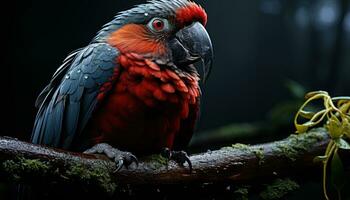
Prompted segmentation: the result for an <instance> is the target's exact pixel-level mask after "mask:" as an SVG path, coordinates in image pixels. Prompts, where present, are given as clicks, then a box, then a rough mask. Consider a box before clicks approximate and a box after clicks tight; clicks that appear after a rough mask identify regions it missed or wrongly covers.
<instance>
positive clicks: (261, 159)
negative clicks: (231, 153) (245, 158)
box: [226, 143, 265, 165]
mask: <svg viewBox="0 0 350 200" xmlns="http://www.w3.org/2000/svg"><path fill="white" fill-rule="evenodd" d="M229 148H231V149H232V148H233V149H236V150H241V151H244V152H246V153H252V154H254V155H255V156H256V157H257V158H258V160H259V165H261V164H262V163H264V158H265V155H264V149H263V148H257V147H251V146H250V145H247V144H240V143H237V144H233V145H232V146H231V147H228V148H227V147H226V149H229Z"/></svg>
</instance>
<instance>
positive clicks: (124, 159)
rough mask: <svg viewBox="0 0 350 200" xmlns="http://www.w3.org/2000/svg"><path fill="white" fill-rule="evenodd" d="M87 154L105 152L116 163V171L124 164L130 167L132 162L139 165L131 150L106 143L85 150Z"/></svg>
mask: <svg viewBox="0 0 350 200" xmlns="http://www.w3.org/2000/svg"><path fill="white" fill-rule="evenodd" d="M84 153H86V154H105V155H106V156H107V157H108V158H110V159H111V160H113V161H114V162H115V164H116V171H119V170H120V169H121V168H122V167H123V166H125V167H126V168H128V167H129V166H130V165H131V164H132V163H135V164H136V166H138V160H137V158H136V156H134V155H133V154H132V153H130V152H125V151H120V150H118V149H116V148H113V147H112V146H111V145H109V144H106V143H100V144H97V145H95V146H93V147H92V148H91V149H88V150H86V151H84Z"/></svg>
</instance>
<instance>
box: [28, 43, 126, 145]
mask: <svg viewBox="0 0 350 200" xmlns="http://www.w3.org/2000/svg"><path fill="white" fill-rule="evenodd" d="M118 54H119V52H118V51H117V49H115V48H112V47H111V46H110V45H108V44H106V43H95V44H90V45H89V46H87V47H85V48H84V49H81V50H79V51H77V52H74V53H73V54H72V55H70V56H68V58H67V59H66V60H65V62H64V64H63V65H62V66H61V67H60V68H59V69H58V70H57V72H56V73H55V74H54V76H53V79H52V81H51V82H50V84H49V85H48V86H47V87H46V88H45V89H44V91H43V92H42V93H41V94H40V95H39V97H38V101H37V104H38V106H40V108H39V111H38V114H37V116H36V119H35V123H34V129H33V133H32V142H33V143H36V144H45V145H50V146H54V147H59V148H66V149H67V148H70V146H71V145H72V142H73V139H74V138H75V136H76V135H77V134H78V133H80V132H82V130H83V129H84V127H85V126H86V124H87V122H88V120H89V119H90V117H91V114H92V112H93V111H94V109H95V107H96V105H97V103H98V100H97V95H98V94H99V92H100V87H101V86H102V85H103V84H104V83H106V82H108V81H112V80H111V77H112V76H113V73H114V70H115V68H116V67H118V64H117V59H116V58H117V57H118Z"/></svg>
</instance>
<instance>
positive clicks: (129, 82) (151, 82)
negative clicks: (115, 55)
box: [89, 54, 200, 153]
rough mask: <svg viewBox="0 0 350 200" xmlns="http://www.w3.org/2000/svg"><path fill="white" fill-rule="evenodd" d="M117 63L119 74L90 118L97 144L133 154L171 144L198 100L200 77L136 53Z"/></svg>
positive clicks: (123, 56)
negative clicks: (171, 68) (176, 70)
mask: <svg viewBox="0 0 350 200" xmlns="http://www.w3.org/2000/svg"><path fill="white" fill-rule="evenodd" d="M119 63H120V65H121V66H122V68H121V70H120V75H119V78H118V79H117V80H116V81H115V83H114V85H113V87H112V89H111V90H110V92H109V94H108V96H106V97H105V99H104V101H103V102H102V103H101V105H100V106H99V108H98V110H97V111H96V113H95V115H94V116H93V118H92V120H91V124H90V125H91V127H90V128H89V129H90V130H91V131H92V132H93V135H94V137H93V138H94V141H95V143H100V142H108V143H111V144H112V145H114V146H116V147H117V148H121V149H123V150H128V151H132V152H135V153H146V152H147V153H148V152H156V151H159V150H160V149H161V148H164V147H169V148H172V146H173V142H174V137H175V136H176V134H177V133H178V132H179V130H180V127H181V122H182V121H183V120H186V119H187V118H188V117H189V113H190V112H191V109H190V108H191V105H195V104H198V103H199V102H198V101H199V97H200V89H199V85H198V80H199V79H198V76H196V75H190V74H187V75H186V76H182V77H181V76H180V75H179V74H177V73H175V72H174V71H171V70H170V69H166V68H161V67H160V66H158V65H157V64H155V63H154V62H152V61H151V60H147V59H143V58H141V57H140V56H138V55H135V54H126V55H122V56H120V57H119Z"/></svg>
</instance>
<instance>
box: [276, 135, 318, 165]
mask: <svg viewBox="0 0 350 200" xmlns="http://www.w3.org/2000/svg"><path fill="white" fill-rule="evenodd" d="M322 131H324V129H315V130H312V131H310V132H309V133H308V134H301V135H291V136H289V138H288V139H287V141H288V142H280V143H278V144H277V145H276V147H277V148H276V150H277V151H279V152H280V153H282V154H283V155H284V156H285V157H287V158H289V159H290V160H291V161H295V160H296V159H297V158H298V157H299V155H300V154H301V153H303V152H305V151H307V149H309V148H310V147H311V146H312V145H313V144H315V143H317V142H318V141H320V140H324V139H325V138H324V134H322V133H321V132H322Z"/></svg>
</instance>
